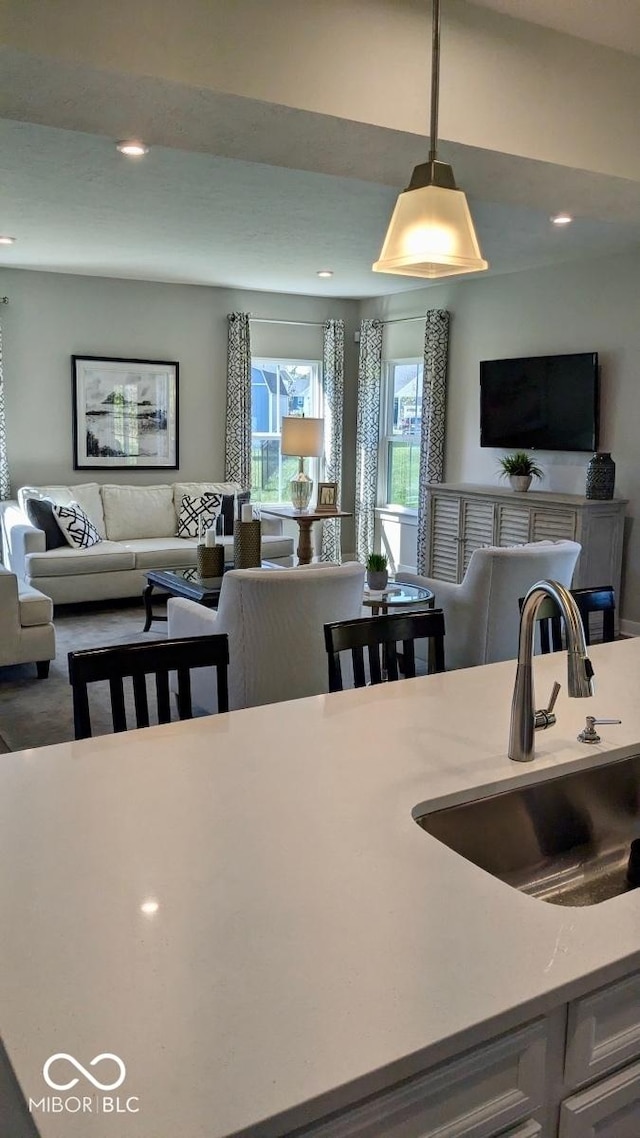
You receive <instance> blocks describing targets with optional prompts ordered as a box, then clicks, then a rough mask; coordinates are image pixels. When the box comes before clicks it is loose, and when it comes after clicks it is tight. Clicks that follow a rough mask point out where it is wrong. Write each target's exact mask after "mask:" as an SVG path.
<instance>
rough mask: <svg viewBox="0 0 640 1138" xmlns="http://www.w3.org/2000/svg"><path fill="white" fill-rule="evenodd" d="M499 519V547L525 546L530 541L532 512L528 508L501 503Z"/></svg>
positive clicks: (497, 542)
mask: <svg viewBox="0 0 640 1138" xmlns="http://www.w3.org/2000/svg"><path fill="white" fill-rule="evenodd" d="M497 509H498V517H497V541H496V544H497V545H524V544H525V542H527V541H528V540H529V531H530V528H531V510H530V509H529V507H528V506H521V505H516V504H515V503H514V504H513V505H511V503H510V502H509V503H505V502H500V503H499V505H498V508H497Z"/></svg>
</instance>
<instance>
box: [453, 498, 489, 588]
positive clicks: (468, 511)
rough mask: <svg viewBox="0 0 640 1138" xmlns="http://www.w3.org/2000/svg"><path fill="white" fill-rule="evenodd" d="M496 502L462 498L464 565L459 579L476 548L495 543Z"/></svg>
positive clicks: (460, 577)
mask: <svg viewBox="0 0 640 1138" xmlns="http://www.w3.org/2000/svg"><path fill="white" fill-rule="evenodd" d="M494 509H495V507H494V503H493V502H487V501H484V502H483V501H482V499H481V498H463V499H462V565H461V567H460V568H461V572H460V573H459V577H458V580H459V581H461V580H462V578H463V577H464V575H465V573H466V571H467V566H468V565H469V562H470V560H471V554H472V553H473V551H474V549H482V547H483V546H484V545H493V519H494Z"/></svg>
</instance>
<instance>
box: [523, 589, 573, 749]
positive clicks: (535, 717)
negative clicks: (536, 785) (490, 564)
mask: <svg viewBox="0 0 640 1138" xmlns="http://www.w3.org/2000/svg"><path fill="white" fill-rule="evenodd" d="M545 597H551V599H552V600H554V601H555V602H556V604H557V605H558V607H559V609H560V611H561V612H562V616H563V618H564V625H565V629H566V634H567V690H568V692H569V695H571V696H577V697H578V698H584V697H585V696H589V695H593V684H592V677H593V666H592V664H591V660H590V659H589V657H588V656H587V647H586V644H585V639H584V628H583V625H582V618H581V616H580V612H579V610H578V607H577V605H576V603H575V601H574V599H573V597H572V596H571V593H570V592H569V590H568V589H565V587H564V585H560V584H559V583H558V581H537V582H536V584H535V585H532V586H531V588H530V589H529V591H528V593H527V595H526V597H525V598H524V601H523V602H522V612H521V613H520V638H519V641H518V668H517V671H516V682H515V685H514V688H513V700H512V702H511V727H510V730H509V758H510V759H514V760H515V762H517V763H527V762H529V761H530V760H531V759H532V758H533V754H534V751H533V737H534V731H537V730H540V729H542V728H545V727H551V725H552V724H553V723H555V721H556V718H555V715H554V714H553V705H554V703H555V701H556V697H557V694H558V692H559V690H560V685H559V684H554V687H553V692H552V695H551V700H550V702H549V706H548V707H547V708H546V709H544V710H543V711H536V709H535V705H534V696H533V636H534V631H535V625H536V613H537V611H538V608H539V606H540V604H541V603H542V601H543V600H544V599H545Z"/></svg>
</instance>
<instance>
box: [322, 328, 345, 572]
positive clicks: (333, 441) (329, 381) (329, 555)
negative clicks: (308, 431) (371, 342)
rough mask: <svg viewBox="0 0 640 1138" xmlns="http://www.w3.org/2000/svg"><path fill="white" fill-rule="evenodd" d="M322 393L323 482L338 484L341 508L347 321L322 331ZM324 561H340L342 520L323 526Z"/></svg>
mask: <svg viewBox="0 0 640 1138" xmlns="http://www.w3.org/2000/svg"><path fill="white" fill-rule="evenodd" d="M322 364H323V370H322V391H323V413H324V456H325V463H324V480H325V481H326V482H337V483H338V503H339V504H341V501H342V499H341V496H340V491H341V485H340V484H341V481H342V408H343V402H344V320H326V321H325V324H324V331H323V351H322ZM322 560H323V561H339V560H340V519H339V518H327V519H326V520H325V521H324V522H323V525H322Z"/></svg>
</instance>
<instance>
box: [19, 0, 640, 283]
mask: <svg viewBox="0 0 640 1138" xmlns="http://www.w3.org/2000/svg"><path fill="white" fill-rule="evenodd" d="M474 3H475V4H476V6H480V7H485V8H492V9H494V10H496V11H499V12H502V13H505V14H508V15H510V16H516V17H520V18H523V19H528V20H531V21H534V22H536V23H540V24H544V25H546V26H549V27H553V28H555V29H557V30H560V31H565V32H569V33H570V34H573V35H578V36H583V37H584V38H588V39H593V40H595V41H596V42H601V43H606V44H608V45H610V46H613V47H624V48H625V49H626V50H628V51H632V52H633V51H635V50H637V51H638V53H639V54H640V0H607V20H606V27H605V26H601V25H604V24H605V21H604V20H603V19H602V12H603V0H601V2H598V3H596V2H594V0H562V3H561V4H557V2H552V0H474ZM2 70H3V79H4V96H3V104H4V107H5V110H4V114H5V116H6V117H5V119H4V120H0V184H1V186H2V197H1V199H0V232H4V233H9V234H15V235H16V236H18V237H19V241H18V243H17V244H16V245H15V246H13V247H11V248H6V247H0V266H1V265H6V266H15V267H20V268H29V269H42V270H49V271H58V272H72V273H83V274H92V275H100V276H110V277H129V278H135V279H142V280H158V281H179V282H186V283H193V284H206V285H221V286H229V287H235V288H247V289H257V290H269V291H279V292H292V293H303V294H312V295H325V296H342V297H368V296H377V295H381V294H384V293H392V292H397V291H406V290H409V289H413V288H418V287H423V285H424V282H423V281H420V280H412V279H410V278H404V277H393V276H384V275H381V274H374V273H372V271H371V263H372V261H374V260H375V259H376V258H377V256H378V254H379V251H380V246H381V243H382V238H383V235H384V233H385V231H386V226H387V222H388V218H389V215H390V212H391V209H392V207H393V204H394V201H395V198H396V194H397V190H398V188H399V187H401V186H403V185H406V182H407V179H408V176H409V174H410V171H411V169H412V167H413V166H414V165H415V164H416V163H417V162H420V161H423V160H424V157H425V153H424V147H425V142H424V140H423V139H422V138H420V137H418V136H417V135H415V134H410V133H403V132H402V131H398V130H389V129H385V128H383V127H379V126H376V125H374V124H372V123H364V122H356V121H353V120H347V119H339V118H337V117H333V116H331V115H325V114H320V113H314V112H310V111H303V110H299V109H296V108H294V107H290V106H282V105H275V104H271V103H268V102H261V101H259V100H256V99H250V98H244V97H241V96H237V95H231V94H225V93H221V92H213V91H205V90H203V89H198V90H192V89H190V88H188V87H186V86H185V85H183V84H181V83H178V82H169V81H165V80H162V79H157V78H156V79H154V78H151V77H145V78H144V79H141V78H140V77H136V76H127V75H119V76H118V84H117V88H114V83H113V75H112V74H110V73H108V72H100V71H99V70H97V69H91V68H89V67H87V66H85V65H84V64H78V63H69V62H68V61H67V62H65V63H64V64H63V63H61V62H60V61H57V62H56V61H54V60H48V61H46V63H45V62H44V61H43V60H42V58H38V57H36V56H29V55H28V54H25V53H24V52H21V51H18V50H15V49H12V48H10V47H6V46H5V48H4V49H2ZM116 96H117V97H116ZM133 122H135V123H136V124H137V126H138V129H139V130H140V131H141V133H142V134H143V136H144V137H147V138H153V139H156V140H157V142H160V141H161V142H162V143H163V145H159V144H157V145H154V146H152V149H151V152H150V154H149V155H148V156H147V157H146V158H145V159H144V160H142V161H139V162H132V161H130V160H127V159H125V158H123V157H122V156H121V155H119V154H118V153H117V152H116V150H115V147H114V143H113V140H114V139H116V138H119V137H127V136H128V135H129V134H130V133H131V129H130V128H131V124H132V123H133ZM36 123H38V124H39V125H35V124H36ZM61 128H65V129H61ZM442 157H443V158H444V159H445V160H448V161H451V162H452V164H453V166H454V169H455V173H456V177H457V180H458V183H459V185H461V186H462V187H463V188H464V189H465V190H466V192H467V194H468V196H469V200H470V204H471V206H472V211H473V215H474V218H475V221H476V227H477V230H478V235H479V239H480V244H481V247H482V251H483V254H484V256H485V257H487V259H488V260H489V262H490V264H491V270H490V271H491V272H492V273H504V272H514V271H518V270H522V269H528V268H532V267H535V266H540V265H544V264H550V263H556V262H559V261H564V260H575V259H578V258H581V257H591V256H598V255H604V254H607V253H612V252H618V251H621V250H624V249H628V248H629V247H631V246H640V191H639V188H638V184H637V183H636V182H632V181H628V180H624V179H621V178H613V177H609V176H607V175H604V174H594V173H587V172H585V171H580V170H575V169H571V168H569V167H560V166H553V165H550V164H549V163H545V162H540V161H533V160H531V159H526V158H522V157H516V156H514V155H506V154H498V153H492V152H490V151H487V150H480V149H477V148H473V147H469V146H462V145H459V144H451V143H443V146H442ZM247 159H250V160H247ZM567 208H568V209H569V210H570V211H571V212H572V213H573V214H574V216H575V217H576V221H575V222H574V224H573V225H572V226H570V227H568V228H565V229H557V228H555V227H553V226H552V225H551V224H550V220H549V218H550V215H551V214H553V213H555V212H557V211H559V210H561V209H567ZM324 268H330V269H332V270H333V271H334V276H333V278H332V279H330V280H320V279H319V278H318V277H317V276H316V273H317V270H318V269H324Z"/></svg>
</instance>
